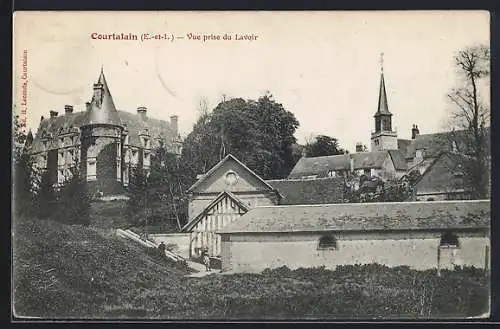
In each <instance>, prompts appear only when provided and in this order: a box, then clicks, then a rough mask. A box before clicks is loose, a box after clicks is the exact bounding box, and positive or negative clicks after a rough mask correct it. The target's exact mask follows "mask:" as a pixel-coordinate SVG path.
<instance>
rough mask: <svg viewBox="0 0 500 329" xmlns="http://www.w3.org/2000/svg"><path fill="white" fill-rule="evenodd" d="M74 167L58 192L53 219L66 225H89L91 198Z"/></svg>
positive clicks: (83, 180) (83, 181)
mask: <svg viewBox="0 0 500 329" xmlns="http://www.w3.org/2000/svg"><path fill="white" fill-rule="evenodd" d="M77 168H78V166H75V167H73V168H72V169H71V175H70V176H69V177H68V178H67V179H66V181H65V182H64V183H63V185H62V187H61V188H60V190H59V198H58V200H57V211H56V215H55V219H56V220H58V221H60V222H63V223H66V224H83V225H89V224H90V208H91V201H92V196H91V193H90V192H89V191H88V189H87V183H86V181H85V179H84V178H83V177H82V176H81V174H80V171H79V170H78V169H77Z"/></svg>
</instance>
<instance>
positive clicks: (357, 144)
mask: <svg viewBox="0 0 500 329" xmlns="http://www.w3.org/2000/svg"><path fill="white" fill-rule="evenodd" d="M358 152H363V144H361V143H356V153H358Z"/></svg>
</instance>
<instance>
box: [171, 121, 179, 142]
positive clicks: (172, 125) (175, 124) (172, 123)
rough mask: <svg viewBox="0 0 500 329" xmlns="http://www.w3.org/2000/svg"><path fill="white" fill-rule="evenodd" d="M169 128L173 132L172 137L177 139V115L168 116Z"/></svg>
mask: <svg viewBox="0 0 500 329" xmlns="http://www.w3.org/2000/svg"><path fill="white" fill-rule="evenodd" d="M170 126H171V127H172V130H173V132H174V137H175V138H177V136H178V135H179V117H178V116H177V115H171V116H170Z"/></svg>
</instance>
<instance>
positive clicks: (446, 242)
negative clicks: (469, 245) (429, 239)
mask: <svg viewBox="0 0 500 329" xmlns="http://www.w3.org/2000/svg"><path fill="white" fill-rule="evenodd" d="M439 247H441V248H459V247H460V244H459V242H458V237H457V236H456V235H455V234H453V233H451V232H446V233H444V234H443V235H442V236H441V241H440V242H439Z"/></svg>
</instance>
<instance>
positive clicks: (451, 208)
mask: <svg viewBox="0 0 500 329" xmlns="http://www.w3.org/2000/svg"><path fill="white" fill-rule="evenodd" d="M490 205H491V204H490V201H489V200H474V201H441V202H439V201H436V202H391V203H363V204H330V205H296V206H270V207H258V208H254V209H251V210H250V211H249V212H247V213H246V214H244V215H243V216H241V217H240V218H239V219H238V220H237V221H235V222H233V223H231V224H229V225H228V226H226V227H225V228H223V229H221V230H219V231H218V233H219V234H221V235H222V237H221V241H222V248H221V250H222V266H223V270H224V271H231V272H260V271H262V270H264V269H265V268H277V267H281V266H287V267H289V268H292V269H295V268H299V267H319V266H325V267H326V268H329V269H335V267H336V266H338V265H347V264H350V265H355V264H371V263H378V264H383V265H387V266H390V267H392V266H402V265H405V266H410V267H412V268H415V269H420V270H424V269H430V268H438V269H442V268H450V267H453V266H455V265H459V266H464V265H465V266H474V267H477V268H489V267H490V258H489V251H490V243H491V242H490V220H491V212H490Z"/></svg>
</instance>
